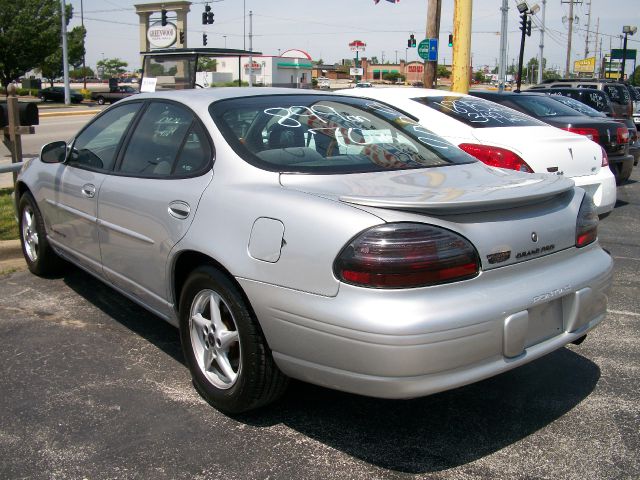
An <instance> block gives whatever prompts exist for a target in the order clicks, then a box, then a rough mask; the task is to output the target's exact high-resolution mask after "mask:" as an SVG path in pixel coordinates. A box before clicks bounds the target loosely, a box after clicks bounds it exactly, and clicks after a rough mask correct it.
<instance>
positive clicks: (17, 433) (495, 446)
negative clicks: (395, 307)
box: [0, 168, 640, 480]
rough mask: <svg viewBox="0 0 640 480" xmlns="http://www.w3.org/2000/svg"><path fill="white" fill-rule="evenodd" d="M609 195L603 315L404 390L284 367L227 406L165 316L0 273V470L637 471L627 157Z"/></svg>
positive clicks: (49, 473)
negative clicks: (209, 391)
mask: <svg viewBox="0 0 640 480" xmlns="http://www.w3.org/2000/svg"><path fill="white" fill-rule="evenodd" d="M618 197H619V202H618V205H617V208H616V209H615V210H614V212H613V213H612V214H611V215H610V216H609V217H608V218H607V219H605V220H604V221H603V222H602V223H601V228H600V242H601V243H602V245H603V246H604V247H605V248H607V249H608V250H609V251H610V252H611V254H612V255H613V257H614V258H615V269H616V273H615V278H614V285H613V288H612V291H611V296H610V301H609V315H608V317H607V319H606V321H605V322H604V323H603V324H602V325H601V326H600V327H598V328H597V329H596V330H595V331H594V332H593V333H592V334H590V335H589V337H588V338H587V339H586V341H585V342H584V343H583V344H582V345H580V346H573V345H572V346H569V347H567V348H563V349H561V350H559V351H557V352H555V353H553V354H551V355H548V356H547V357H545V358H542V359H540V360H538V361H536V362H534V363H531V364H529V365H526V366H524V367H522V368H520V369H517V370H514V371H511V372H507V373H505V374H502V375H500V376H498V377H495V378H492V379H489V380H486V381H483V382H480V383H478V384H474V385H470V386H467V387H464V388H460V389H457V390H453V391H450V392H445V393H441V394H438V395H433V396H430V397H426V398H422V399H416V400H411V401H387V400H377V399H370V398H364V397H359V396H355V395H349V394H344V393H339V392H334V391H330V390H326V389H322V388H318V387H314V386H311V385H306V384H302V383H294V384H292V385H291V387H290V388H289V390H288V392H287V393H286V395H285V397H284V398H283V399H282V400H281V401H280V402H279V403H277V404H275V405H273V406H271V407H269V408H267V409H265V410H261V411H259V412H256V413H254V414H251V415H246V416H242V417H238V418H231V417H228V416H225V415H223V414H221V413H219V412H218V411H216V410H215V409H213V408H212V407H210V406H209V405H208V404H206V403H205V402H204V401H203V400H202V399H201V398H200V397H199V396H198V394H197V393H196V392H195V390H194V389H193V387H192V385H191V382H190V377H189V373H188V371H187V369H186V367H185V366H184V362H183V358H182V354H181V351H180V345H179V339H178V332H177V330H175V329H174V328H173V327H171V326H169V325H168V324H165V323H164V322H162V321H161V320H159V319H157V318H156V317H154V316H153V315H151V314H149V313H147V312H146V311H144V310H143V309H141V308H139V307H137V306H136V305H134V304H132V303H131V302H129V301H128V300H126V299H125V298H124V297H121V296H120V295H118V294H117V293H115V292H114V291H112V290H111V289H110V288H108V287H106V286H104V285H103V284H101V283H100V282H98V281H97V280H94V279H93V278H92V277H90V276H88V275H87V274H85V273H83V272H81V271H79V270H76V269H73V268H70V269H69V271H68V272H67V273H66V274H65V275H64V276H62V277H59V278H52V279H41V278H37V277H34V276H32V275H31V274H29V273H28V272H26V271H18V272H14V273H10V274H8V275H3V276H0V286H1V287H0V288H1V289H0V291H1V292H2V293H1V295H0V339H1V342H2V347H1V348H0V362H1V363H2V367H1V369H0V387H1V388H2V394H1V395H0V412H1V413H0V452H1V453H0V478H3V479H22V478H28V479H40V478H43V479H45V478H46V479H84V478H86V479H110V478H117V479H129V478H132V479H133V478H142V479H150V478H153V479H178V478H185V479H186V478H188V479H201V478H202V479H204V478H222V477H224V478H226V479H236V478H237V479H264V478H273V479H276V478H282V479H306V478H309V479H316V478H318V479H320V478H322V479H328V478H331V479H333V478H340V479H342V478H344V479H371V478H411V477H417V478H438V479H440V478H442V479H538V478H548V479H560V478H561V479H581V480H582V479H637V478H640V327H639V324H640V299H639V295H638V293H639V292H640V288H639V286H640V285H639V284H640V282H639V280H638V275H637V273H638V271H639V270H640V241H639V240H638V238H639V235H640V170H639V169H638V168H636V170H635V171H634V174H633V176H632V181H630V182H628V183H627V184H626V185H624V186H622V187H620V188H619V189H618ZM505 293H508V285H505Z"/></svg>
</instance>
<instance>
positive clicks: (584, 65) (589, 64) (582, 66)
mask: <svg viewBox="0 0 640 480" xmlns="http://www.w3.org/2000/svg"><path fill="white" fill-rule="evenodd" d="M573 71H574V72H575V73H580V72H582V73H593V72H595V71H596V57H589V58H583V59H582V60H576V61H575V62H573Z"/></svg>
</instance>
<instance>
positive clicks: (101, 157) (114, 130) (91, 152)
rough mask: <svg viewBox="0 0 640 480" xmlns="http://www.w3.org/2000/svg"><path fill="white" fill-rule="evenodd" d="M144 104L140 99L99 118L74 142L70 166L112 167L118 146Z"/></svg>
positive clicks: (94, 168)
mask: <svg viewBox="0 0 640 480" xmlns="http://www.w3.org/2000/svg"><path fill="white" fill-rule="evenodd" d="M140 105H141V104H140V103H138V102H134V103H127V104H123V105H119V106H117V107H114V108H111V109H109V110H108V111H107V112H106V113H104V115H100V116H99V117H98V118H96V120H95V121H94V122H93V123H91V124H90V125H89V126H88V127H87V128H85V129H84V130H83V131H82V132H80V135H78V137H77V138H76V140H75V142H74V143H73V146H72V148H71V153H70V155H69V160H68V163H69V165H73V166H76V167H84V168H90V169H92V170H103V171H109V170H112V169H113V165H114V163H115V160H116V154H117V150H118V145H120V141H121V140H122V137H123V136H124V133H125V131H126V130H127V128H128V127H129V125H130V124H131V121H132V120H133V118H134V117H135V115H136V113H137V112H138V110H139V109H140Z"/></svg>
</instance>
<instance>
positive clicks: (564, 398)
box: [64, 268, 600, 473]
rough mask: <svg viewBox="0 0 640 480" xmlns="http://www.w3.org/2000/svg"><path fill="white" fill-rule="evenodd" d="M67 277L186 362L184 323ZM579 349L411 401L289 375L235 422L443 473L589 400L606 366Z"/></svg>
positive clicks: (411, 469) (403, 468) (386, 464)
mask: <svg viewBox="0 0 640 480" xmlns="http://www.w3.org/2000/svg"><path fill="white" fill-rule="evenodd" d="M64 282H65V283H66V284H67V285H68V286H69V287H70V288H71V289H73V290H74V291H75V292H77V293H78V294H80V295H81V296H82V297H84V298H85V299H87V300H88V301H89V302H91V303H92V304H93V305H95V306H96V307H97V308H99V309H100V310H101V311H103V312H104V313H105V314H106V315H108V316H109V317H110V318H112V319H114V320H115V321H117V322H119V323H120V324H122V325H124V326H125V327H127V328H128V329H129V330H131V331H132V332H134V333H136V334H137V335H139V336H141V337H142V338H144V339H146V340H147V341H149V342H150V343H152V344H154V345H155V346H156V347H158V348H159V349H160V350H162V351H163V352H165V353H166V354H167V355H169V356H171V357H172V358H173V359H175V360H177V361H178V362H180V363H182V364H183V365H184V358H183V356H182V352H181V350H180V341H179V335H178V331H177V329H175V328H174V327H172V326H171V325H169V324H168V323H166V322H164V321H162V320H160V319H159V318H158V317H156V316H154V315H153V314H151V313H148V312H147V311H146V310H144V309H143V308H141V307H139V306H137V305H136V304H134V303H133V302H131V301H129V300H128V299H126V298H125V297H123V296H122V295H120V294H119V293H117V292H116V291H114V290H113V289H111V288H110V287H108V286H106V285H104V284H103V283H102V282H100V281H98V280H95V279H93V277H91V276H89V275H88V274H86V273H84V272H82V271H80V270H77V269H75V268H74V269H73V270H72V271H70V272H68V273H67V274H66V275H65V276H64ZM587 341H588V339H587ZM574 349H579V347H574V346H570V347H567V348H563V349H560V350H558V351H556V352H554V353H552V354H550V355H547V356H546V357H543V358H541V359H539V360H536V361H534V362H532V363H530V364H527V365H524V366H522V367H520V368H517V369H515V370H512V371H509V372H506V373H503V374H501V375H499V376H497V377H493V378H490V379H487V380H484V381H482V382H479V383H475V384H472V385H468V386H465V387H461V388H458V389H455V390H451V391H448V392H443V393H439V394H435V395H431V396H428V397H424V398H419V399H413V400H382V399H375V398H368V397H363V396H359V395H352V394H348V393H343V392H338V391H334V390H330V389H325V388H321V387H316V386H314V385H310V384H306V383H303V382H297V381H292V382H291V385H290V387H289V389H288V390H287V392H286V393H285V394H284V396H283V398H282V399H281V400H279V401H278V402H276V403H275V404H273V405H271V406H269V407H266V408H263V409H260V410H258V411H256V412H252V413H250V414H244V415H241V416H235V417H234V419H235V420H236V421H238V422H240V423H244V424H246V425H249V426H251V427H254V428H270V427H273V426H274V425H286V426H287V427H289V428H291V429H292V430H294V431H297V432H299V433H300V434H302V435H305V436H306V437H308V438H311V439H313V440H315V441H317V442H321V443H322V444H324V445H327V446H329V447H331V448H334V449H336V450H339V451H341V452H344V453H346V454H348V455H350V456H352V457H355V458H357V459H360V460H362V461H365V462H367V463H370V464H371V465H374V466H378V467H380V468H384V469H389V470H394V471H400V472H407V473H428V472H438V471H442V470H447V469H450V468H453V467H457V466H460V465H464V464H467V463H470V462H473V461H475V460H478V459H480V458H482V457H485V456H487V455H490V454H492V453H495V452H497V451H499V450H501V449H502V448H505V447H507V446H509V445H511V444H513V443H516V442H519V441H522V440H524V439H526V438H527V437H528V436H529V435H531V434H532V433H534V432H536V431H538V430H540V429H543V428H544V427H546V426H547V425H549V424H551V423H552V422H554V421H556V420H558V419H560V418H561V417H562V416H563V415H565V414H566V413H567V412H569V411H570V410H572V409H573V408H574V407H575V406H576V405H578V404H579V403H580V402H582V401H583V400H584V399H585V398H586V397H588V396H589V394H590V393H591V392H592V391H593V389H594V388H595V386H596V384H597V382H598V379H599V378H600V369H599V368H598V366H597V365H596V364H594V363H593V362H591V361H590V360H589V359H587V358H585V357H583V356H581V355H579V354H577V353H575V352H574V351H573V350H574ZM185 368H186V367H185ZM211 408H213V407H211Z"/></svg>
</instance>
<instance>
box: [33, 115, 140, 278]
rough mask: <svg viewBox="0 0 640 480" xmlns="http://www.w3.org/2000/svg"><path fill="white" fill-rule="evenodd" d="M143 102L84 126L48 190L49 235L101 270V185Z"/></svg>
mask: <svg viewBox="0 0 640 480" xmlns="http://www.w3.org/2000/svg"><path fill="white" fill-rule="evenodd" d="M140 105H141V104H140V103H130V104H127V105H122V106H119V107H116V108H113V109H110V110H109V111H107V112H105V113H104V114H103V115H101V116H99V117H98V118H96V119H95V120H94V121H93V122H92V123H90V124H89V125H88V126H87V127H85V128H84V129H83V130H82V131H81V132H80V134H79V135H78V136H77V137H76V139H75V140H74V141H73V143H72V144H71V147H70V151H69V153H68V156H67V160H66V162H65V164H64V166H63V168H61V169H59V170H58V173H57V175H58V177H57V178H56V179H55V180H54V185H53V188H52V189H51V190H50V191H48V192H45V195H46V198H45V203H46V205H45V208H46V210H47V217H48V220H49V224H50V232H49V234H50V238H51V240H52V241H53V242H54V243H55V244H56V246H58V247H59V248H61V249H63V250H65V252H66V253H67V254H68V255H70V256H72V257H73V258H74V260H76V261H77V262H78V263H79V264H81V265H82V266H84V267H85V268H88V269H89V270H91V271H93V272H95V273H98V274H101V273H102V267H101V254H100V244H99V241H98V230H97V223H96V222H97V213H98V207H97V200H98V196H99V192H100V187H101V185H102V183H103V181H104V179H105V177H106V176H107V174H108V173H110V172H111V170H112V169H113V166H114V164H115V160H116V154H117V151H118V148H119V146H120V144H121V142H122V139H123V138H124V134H125V132H126V130H127V128H128V127H129V125H130V124H131V122H132V120H133V118H134V117H135V115H136V113H137V112H138V110H139V108H140Z"/></svg>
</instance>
